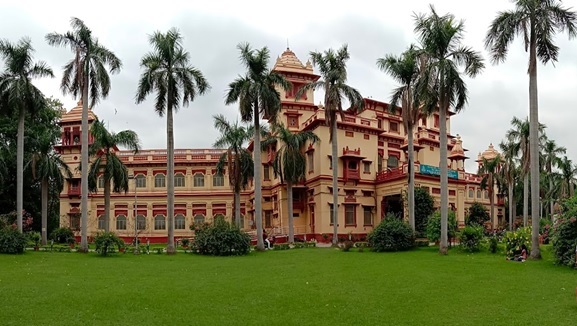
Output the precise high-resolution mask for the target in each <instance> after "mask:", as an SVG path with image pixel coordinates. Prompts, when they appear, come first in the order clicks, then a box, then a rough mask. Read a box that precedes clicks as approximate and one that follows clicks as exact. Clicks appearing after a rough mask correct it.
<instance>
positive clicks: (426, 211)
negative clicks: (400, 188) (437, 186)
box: [415, 187, 435, 237]
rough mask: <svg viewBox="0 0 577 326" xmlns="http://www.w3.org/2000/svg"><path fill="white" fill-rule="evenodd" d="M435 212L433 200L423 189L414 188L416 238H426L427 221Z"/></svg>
mask: <svg viewBox="0 0 577 326" xmlns="http://www.w3.org/2000/svg"><path fill="white" fill-rule="evenodd" d="M434 212H435V199H433V196H431V195H430V194H429V191H427V190H426V189H425V188H421V187H417V188H415V229H416V234H417V236H418V237H423V236H426V232H427V219H428V218H429V216H431V215H432V214H433V213H434Z"/></svg>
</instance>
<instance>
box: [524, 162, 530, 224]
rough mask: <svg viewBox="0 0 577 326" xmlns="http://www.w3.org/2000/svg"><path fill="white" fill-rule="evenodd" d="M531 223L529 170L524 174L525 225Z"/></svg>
mask: <svg viewBox="0 0 577 326" xmlns="http://www.w3.org/2000/svg"><path fill="white" fill-rule="evenodd" d="M527 223H529V172H528V171H525V175H524V176H523V226H524V227H526V226H527Z"/></svg>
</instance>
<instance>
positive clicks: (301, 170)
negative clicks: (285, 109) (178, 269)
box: [263, 124, 320, 243]
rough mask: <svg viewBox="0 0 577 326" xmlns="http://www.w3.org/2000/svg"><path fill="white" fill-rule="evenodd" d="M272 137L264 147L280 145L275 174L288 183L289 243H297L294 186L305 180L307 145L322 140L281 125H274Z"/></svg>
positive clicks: (264, 143)
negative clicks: (305, 148)
mask: <svg viewBox="0 0 577 326" xmlns="http://www.w3.org/2000/svg"><path fill="white" fill-rule="evenodd" d="M271 131H272V135H271V136H270V137H269V138H268V139H267V140H265V141H264V142H263V147H265V146H272V145H274V144H279V145H280V147H277V148H278V149H277V151H276V154H275V157H274V160H273V169H274V171H275V174H276V175H278V176H280V179H281V183H284V182H286V187H287V206H288V207H287V212H288V225H289V232H288V242H289V243H293V242H294V241H295V235H294V220H293V185H294V184H296V183H298V182H300V181H302V180H304V179H305V176H306V171H307V158H306V156H305V154H304V153H303V147H304V146H305V144H307V143H308V144H315V143H316V142H318V141H320V138H319V137H318V136H317V135H315V134H314V133H313V132H312V131H300V132H296V133H293V132H291V131H290V130H288V128H286V127H284V126H283V125H281V124H273V126H272V130H271Z"/></svg>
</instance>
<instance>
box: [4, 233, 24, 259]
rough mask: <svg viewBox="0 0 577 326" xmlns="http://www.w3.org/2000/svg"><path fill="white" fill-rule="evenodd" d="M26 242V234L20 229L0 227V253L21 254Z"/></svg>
mask: <svg viewBox="0 0 577 326" xmlns="http://www.w3.org/2000/svg"><path fill="white" fill-rule="evenodd" d="M26 242H27V239H26V236H25V235H24V234H23V233H22V232H20V231H18V230H16V229H14V228H12V227H5V228H3V229H0V253H3V254H21V253H23V252H24V248H25V247H26Z"/></svg>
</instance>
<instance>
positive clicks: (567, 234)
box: [552, 217, 577, 267]
mask: <svg viewBox="0 0 577 326" xmlns="http://www.w3.org/2000/svg"><path fill="white" fill-rule="evenodd" d="M552 240H553V252H554V254H555V263H557V264H559V265H565V266H571V267H573V266H575V255H576V251H577V219H576V218H575V217H561V218H559V219H557V221H556V222H555V226H554V227H553V232H552Z"/></svg>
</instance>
